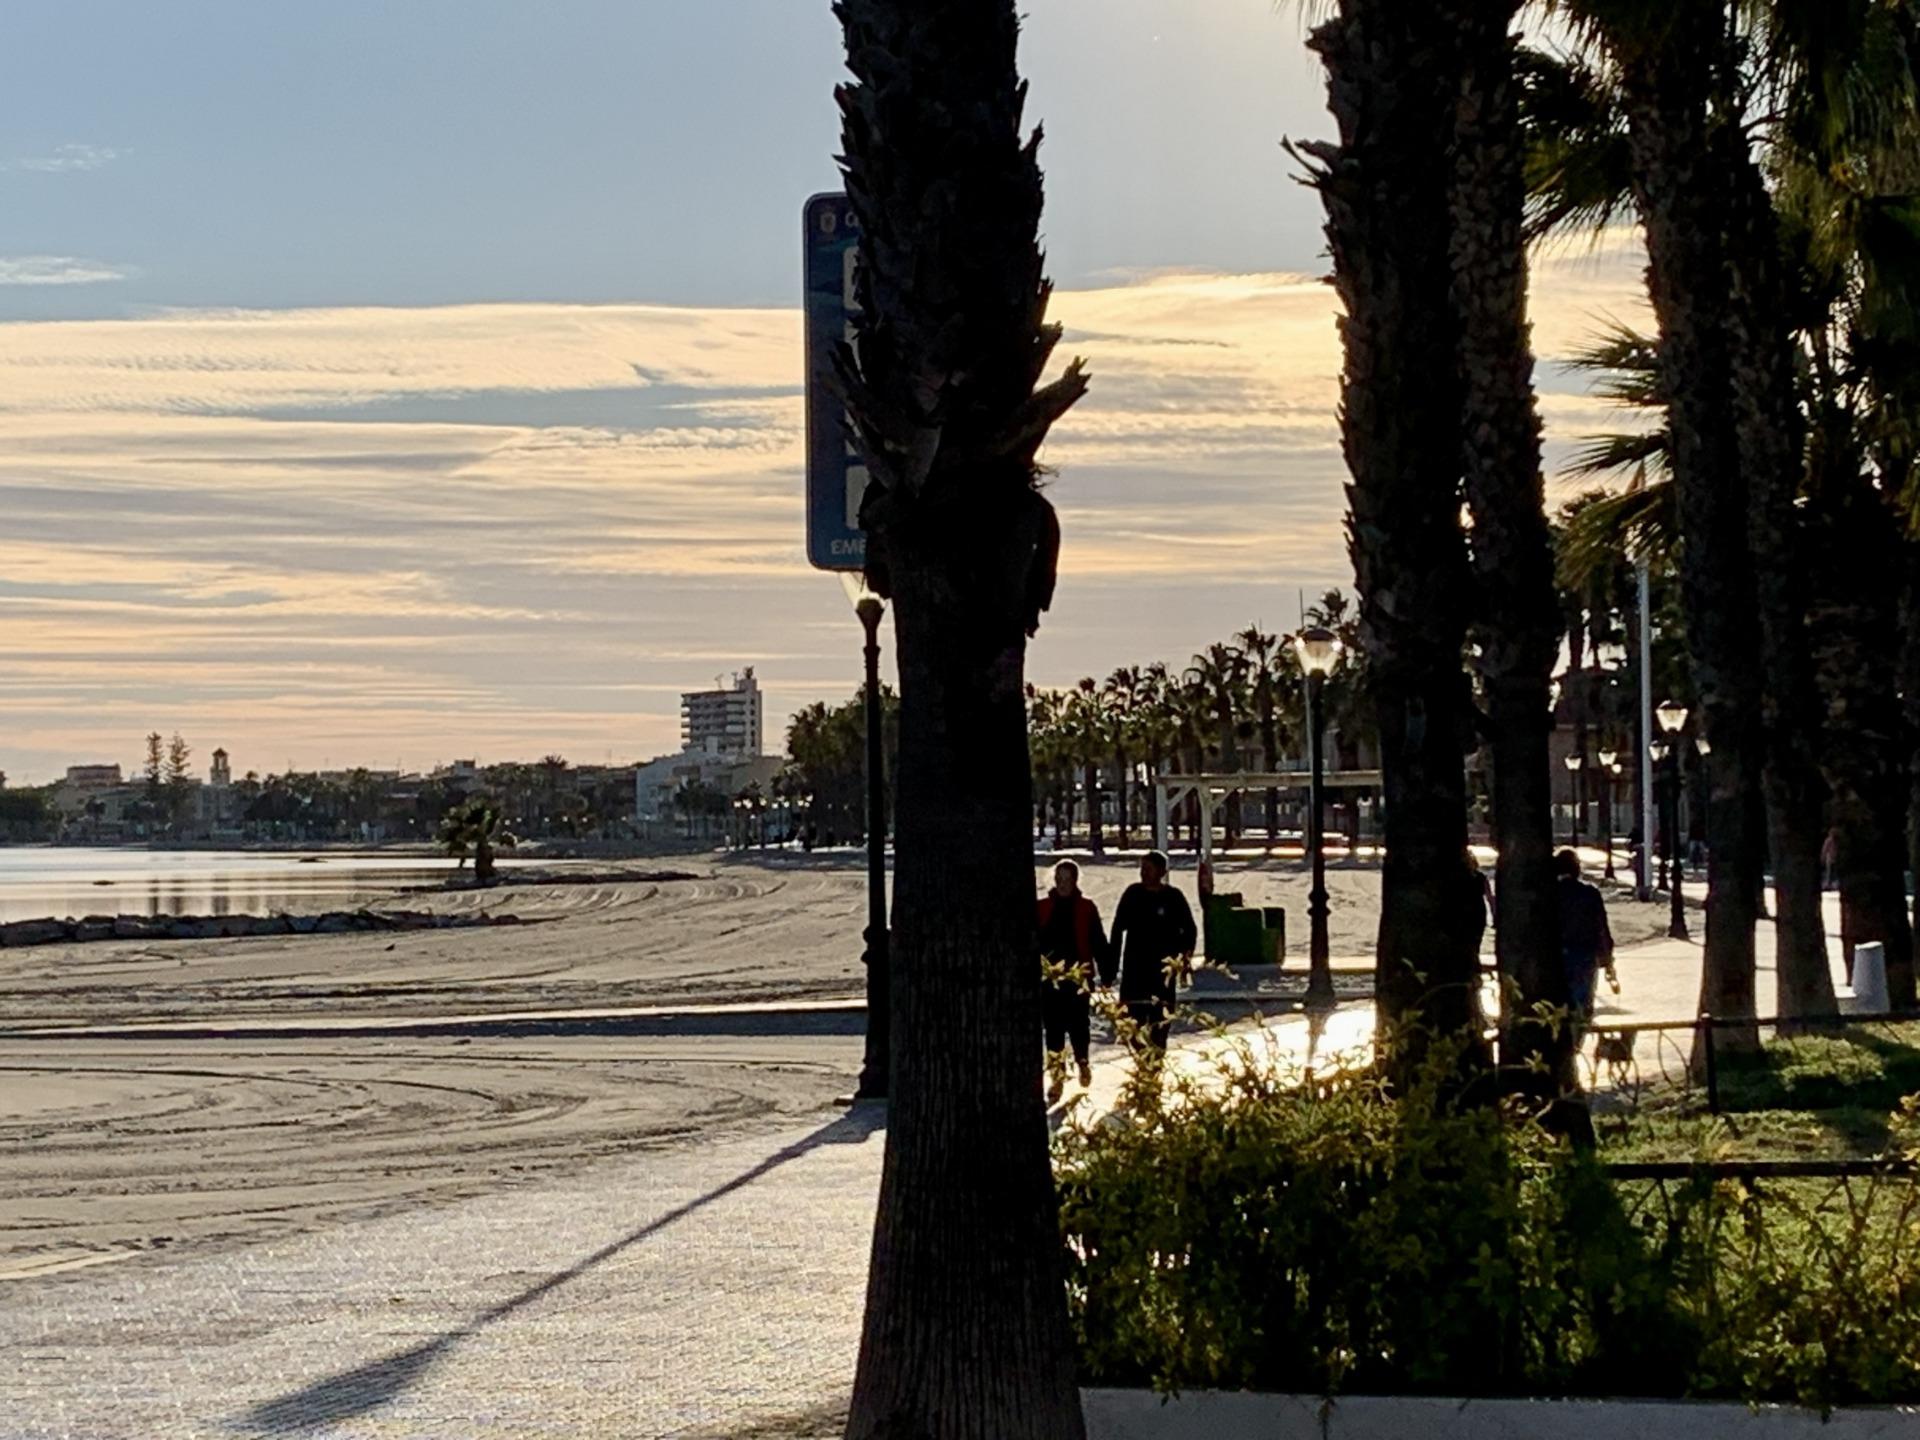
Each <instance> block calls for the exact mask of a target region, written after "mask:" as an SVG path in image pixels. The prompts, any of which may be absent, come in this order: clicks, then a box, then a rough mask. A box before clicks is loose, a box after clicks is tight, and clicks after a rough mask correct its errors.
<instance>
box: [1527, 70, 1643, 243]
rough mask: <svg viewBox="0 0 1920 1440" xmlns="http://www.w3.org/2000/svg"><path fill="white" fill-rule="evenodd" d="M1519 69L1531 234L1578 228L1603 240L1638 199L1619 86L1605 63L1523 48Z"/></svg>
mask: <svg viewBox="0 0 1920 1440" xmlns="http://www.w3.org/2000/svg"><path fill="white" fill-rule="evenodd" d="M1516 70H1517V73H1518V75H1519V79H1520V124H1521V133H1522V135H1523V136H1524V138H1525V143H1526V151H1527V153H1526V165H1525V176H1526V188H1527V211H1526V223H1527V235H1528V238H1529V239H1530V240H1538V239H1541V238H1543V237H1545V236H1548V235H1553V234H1561V235H1575V236H1585V237H1587V238H1588V239H1589V240H1590V241H1591V242H1593V243H1596V244H1597V243H1598V241H1599V239H1600V237H1601V235H1602V234H1603V233H1604V232H1605V230H1606V229H1607V227H1608V226H1609V225H1611V224H1613V223H1614V222H1615V221H1616V220H1619V219H1621V218H1622V217H1624V216H1625V215H1626V214H1627V213H1628V212H1629V211H1630V210H1631V209H1632V206H1633V189H1632V175H1633V171H1632V157H1631V155H1630V154H1629V152H1628V148H1627V127H1626V118H1625V116H1624V114H1623V113H1622V112H1621V108H1620V104H1619V99H1618V92H1617V90H1616V88H1615V86H1614V85H1613V84H1612V82H1611V80H1610V79H1609V77H1608V76H1607V74H1606V73H1605V71H1604V70H1603V69H1602V68H1600V67H1599V66H1598V65H1596V64H1591V63H1588V62H1587V61H1585V60H1582V59H1579V58H1576V57H1572V56H1567V55H1557V54H1552V53H1550V52H1548V51H1544V50H1535V49H1527V48H1523V49H1522V50H1521V52H1520V54H1519V57H1518V59H1517V60H1516Z"/></svg>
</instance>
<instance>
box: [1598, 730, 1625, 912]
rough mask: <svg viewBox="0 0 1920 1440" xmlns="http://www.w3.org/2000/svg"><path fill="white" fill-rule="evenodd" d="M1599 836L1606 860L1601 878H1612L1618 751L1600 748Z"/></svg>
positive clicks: (1618, 766)
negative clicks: (1614, 793) (1614, 800)
mask: <svg viewBox="0 0 1920 1440" xmlns="http://www.w3.org/2000/svg"><path fill="white" fill-rule="evenodd" d="M1600 776H1601V779H1600V838H1601V841H1602V842H1603V844H1604V845H1605V847H1606V852H1607V860H1606V865H1605V867H1604V868H1603V869H1602V872H1601V878H1602V879H1606V880H1611V879H1613V786H1614V782H1615V781H1616V780H1617V779H1618V778H1619V776H1620V760H1619V752H1617V751H1614V750H1602V751H1601V752H1600Z"/></svg>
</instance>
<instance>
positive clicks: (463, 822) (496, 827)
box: [440, 795, 517, 885]
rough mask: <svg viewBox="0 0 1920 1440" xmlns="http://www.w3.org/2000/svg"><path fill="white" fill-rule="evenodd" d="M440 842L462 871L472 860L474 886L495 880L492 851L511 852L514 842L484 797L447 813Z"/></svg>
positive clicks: (475, 798) (493, 808)
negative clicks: (469, 860)
mask: <svg viewBox="0 0 1920 1440" xmlns="http://www.w3.org/2000/svg"><path fill="white" fill-rule="evenodd" d="M440 843H441V844H443V845H445V846H446V847H447V853H448V854H449V855H452V856H455V857H456V858H458V859H459V861H460V864H461V866H462V867H463V868H464V867H465V865H466V863H467V858H468V857H469V856H471V857H472V858H473V883H474V884H476V885H491V884H492V883H493V879H494V874H493V871H494V864H493V852H494V851H495V850H510V849H512V848H513V846H514V845H515V844H516V843H517V841H516V840H515V838H514V836H513V834H512V833H511V832H510V831H509V830H508V829H507V828H506V826H505V825H504V824H503V823H502V816H501V811H500V807H499V806H498V805H496V804H495V803H494V802H493V800H492V799H491V798H490V797H488V796H485V795H476V796H475V797H474V798H473V799H471V800H469V801H467V802H466V803H465V804H463V805H456V806H455V807H454V808H453V809H452V810H449V811H448V812H447V814H446V817H445V819H443V820H442V821H441V822H440Z"/></svg>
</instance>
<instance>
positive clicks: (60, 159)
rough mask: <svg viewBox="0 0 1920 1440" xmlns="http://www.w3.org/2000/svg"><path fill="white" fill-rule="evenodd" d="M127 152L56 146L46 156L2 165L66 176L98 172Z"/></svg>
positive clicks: (90, 147) (34, 156) (10, 161)
mask: <svg viewBox="0 0 1920 1440" xmlns="http://www.w3.org/2000/svg"><path fill="white" fill-rule="evenodd" d="M128 153H130V152H128V151H126V150H116V149H114V148H113V147H112V146H110V145H83V144H78V143H72V144H66V145H56V146H54V147H53V149H52V151H51V152H50V153H48V154H45V155H29V156H23V157H22V158H20V159H17V160H8V161H6V162H5V163H4V164H0V169H3V170H31V171H36V172H38V173H40V174H43V175H64V174H70V173H72V172H74V171H77V170H98V169H99V168H100V167H101V166H103V165H110V164H112V163H113V162H114V161H115V160H118V159H121V158H122V157H123V156H125V155H127V154H128Z"/></svg>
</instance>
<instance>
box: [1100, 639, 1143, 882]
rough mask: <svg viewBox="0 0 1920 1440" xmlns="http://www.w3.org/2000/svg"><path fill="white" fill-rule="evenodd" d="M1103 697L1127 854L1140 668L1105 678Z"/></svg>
mask: <svg viewBox="0 0 1920 1440" xmlns="http://www.w3.org/2000/svg"><path fill="white" fill-rule="evenodd" d="M1102 695H1103V705H1104V709H1105V713H1106V715H1107V721H1108V732H1107V733H1108V737H1109V743H1110V744H1111V745H1112V747H1113V774H1114V785H1115V787H1116V789H1117V792H1118V793H1117V795H1116V801H1117V809H1118V815H1119V822H1120V848H1121V849H1122V850H1126V849H1129V848H1131V847H1132V844H1133V785H1132V781H1133V766H1134V758H1133V757H1134V753H1135V752H1134V747H1135V743H1136V741H1137V740H1138V738H1139V735H1140V721H1141V706H1142V702H1143V700H1144V696H1145V691H1144V680H1143V677H1142V675H1141V673H1140V667H1139V666H1138V665H1123V666H1121V667H1120V668H1119V669H1117V670H1115V671H1114V672H1113V673H1112V674H1111V675H1109V676H1108V677H1107V680H1106V684H1105V686H1104V687H1103V688H1102Z"/></svg>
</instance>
